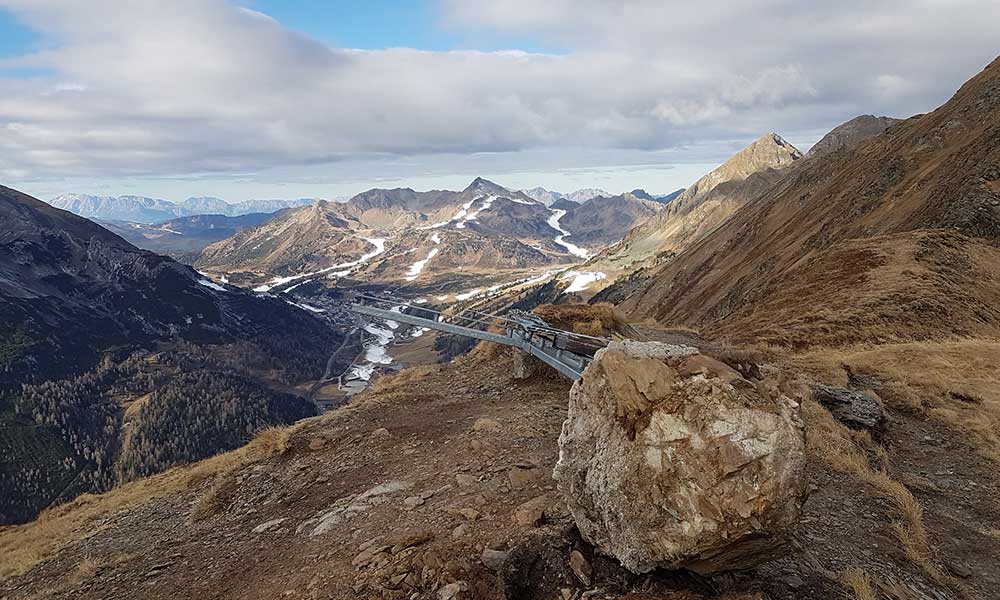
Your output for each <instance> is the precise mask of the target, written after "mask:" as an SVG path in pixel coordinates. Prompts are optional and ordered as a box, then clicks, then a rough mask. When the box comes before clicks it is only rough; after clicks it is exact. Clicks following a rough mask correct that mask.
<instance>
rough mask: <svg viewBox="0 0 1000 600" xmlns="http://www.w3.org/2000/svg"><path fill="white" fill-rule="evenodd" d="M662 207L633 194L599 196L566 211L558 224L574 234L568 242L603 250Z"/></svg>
mask: <svg viewBox="0 0 1000 600" xmlns="http://www.w3.org/2000/svg"><path fill="white" fill-rule="evenodd" d="M660 208H662V206H661V205H660V203H658V202H657V201H655V200H652V199H650V198H642V197H640V196H637V195H635V194H632V193H625V194H620V195H618V196H596V197H594V198H591V199H590V200H587V201H586V202H584V203H583V204H580V205H578V206H574V207H572V208H570V209H569V210H567V212H566V216H564V217H563V218H562V219H560V220H559V223H560V225H562V226H563V227H564V228H565V229H567V230H568V231H571V232H572V235H570V236H569V238H568V239H569V241H571V242H573V243H574V244H579V245H581V246H587V247H600V246H606V245H608V244H612V243H614V242H617V241H618V240H620V239H621V238H622V236H624V235H625V234H626V233H627V232H628V231H629V230H630V229H632V227H634V226H635V225H636V223H642V222H644V221H646V220H647V219H649V218H651V217H652V216H653V215H655V214H656V213H657V211H659V210H660Z"/></svg>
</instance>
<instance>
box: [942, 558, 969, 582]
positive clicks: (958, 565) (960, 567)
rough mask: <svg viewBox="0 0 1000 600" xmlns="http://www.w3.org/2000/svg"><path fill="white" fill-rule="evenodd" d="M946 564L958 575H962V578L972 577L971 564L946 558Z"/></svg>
mask: <svg viewBox="0 0 1000 600" xmlns="http://www.w3.org/2000/svg"><path fill="white" fill-rule="evenodd" d="M944 566H945V567H947V569H948V570H949V571H951V573H952V574H953V575H955V576H956V577H961V578H962V579H968V578H969V577H972V569H970V568H969V565H967V564H965V563H963V562H959V561H956V560H946V561H945V564H944Z"/></svg>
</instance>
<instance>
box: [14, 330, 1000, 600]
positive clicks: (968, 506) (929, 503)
mask: <svg viewBox="0 0 1000 600" xmlns="http://www.w3.org/2000/svg"><path fill="white" fill-rule="evenodd" d="M641 329H642V330H643V332H644V334H645V335H646V336H647V337H664V338H669V336H680V337H681V338H687V339H690V340H696V339H697V338H696V336H695V334H693V333H691V332H662V331H661V332H657V331H655V330H653V329H652V328H641ZM673 339H677V338H673ZM983 344H986V346H983ZM984 349H988V350H989V352H997V351H998V349H1000V345H997V344H993V343H984V342H976V343H973V342H966V343H963V342H960V341H958V342H948V343H942V344H940V345H939V346H938V347H936V348H931V347H924V348H923V349H921V350H919V352H918V351H917V350H916V349H914V348H912V347H905V345H903V346H896V347H883V348H876V349H859V350H858V351H838V352H826V351H824V352H820V351H817V352H814V353H811V354H800V355H795V356H790V357H789V356H785V357H776V358H778V360H779V362H782V363H784V364H786V365H791V366H794V367H795V368H796V369H797V370H799V371H800V372H803V373H806V374H807V375H810V376H814V377H817V378H821V379H823V380H826V381H828V382H829V383H834V384H841V385H847V384H849V383H852V382H849V381H848V380H847V375H846V374H845V373H846V371H845V370H844V369H843V367H842V366H841V365H848V366H850V367H852V368H853V369H855V371H854V372H853V374H852V378H853V379H852V381H853V383H854V384H855V385H857V384H858V382H859V381H862V380H863V381H864V385H865V387H869V388H872V389H875V390H876V391H878V392H879V393H880V395H881V396H882V397H883V399H884V400H885V401H886V403H887V407H888V410H889V412H890V414H891V423H890V424H889V425H888V428H887V431H886V433H885V434H884V435H883V436H882V437H881V438H880V439H879V440H877V441H876V440H872V439H871V438H870V437H869V436H867V435H866V434H858V433H853V434H852V433H849V432H848V431H847V430H846V429H845V428H844V427H842V426H841V425H839V424H838V423H837V422H835V421H834V420H833V418H832V417H831V416H830V414H829V413H828V412H827V411H826V410H825V409H822V408H821V407H820V406H819V405H818V404H816V403H814V402H811V401H810V402H807V403H806V404H805V405H804V406H803V411H804V412H803V417H804V418H805V420H806V423H807V428H808V438H809V443H808V451H809V453H810V456H809V469H808V472H809V477H810V481H811V484H812V486H811V495H810V499H809V500H808V501H807V503H806V505H805V512H804V515H803V518H802V521H801V524H800V525H799V527H798V528H797V530H796V531H795V533H794V539H793V543H792V545H791V548H790V552H789V554H788V555H787V556H786V557H785V558H783V559H780V560H778V561H775V562H772V563H769V564H766V565H764V566H762V567H760V568H758V569H757V570H756V571H755V572H752V573H745V574H740V575H735V576H721V577H715V578H711V579H701V578H694V577H693V576H688V575H684V574H678V573H654V574H652V575H648V576H641V577H636V576H632V575H629V574H628V573H626V572H624V571H622V570H621V569H620V568H619V567H617V566H616V564H615V563H613V562H612V561H609V560H607V559H604V558H601V557H599V556H596V555H595V553H594V551H593V549H592V548H590V547H589V546H587V545H586V544H585V543H584V542H582V541H581V540H579V539H578V538H577V537H576V534H575V533H574V531H575V529H574V527H573V526H572V520H571V518H570V517H569V516H568V515H567V513H566V511H565V509H564V508H563V507H562V503H561V501H560V499H559V497H558V493H557V492H556V491H555V486H554V482H553V480H552V479H551V473H552V467H553V466H554V463H555V461H556V459H557V454H558V447H557V439H558V435H559V431H560V427H561V424H562V421H563V419H564V417H565V414H566V401H567V393H568V390H569V384H568V382H566V381H565V380H563V379H560V378H558V377H557V376H555V375H554V374H551V373H548V372H546V371H542V372H539V373H537V374H535V375H534V376H532V377H531V378H530V379H527V380H524V381H519V380H515V379H513V377H512V375H511V369H510V368H509V365H510V362H509V361H510V360H511V356H510V355H509V354H508V353H507V351H506V350H498V349H496V348H493V347H490V346H488V345H484V346H480V347H478V348H477V349H476V350H475V351H473V352H472V353H471V354H470V355H467V356H465V357H463V358H461V359H459V360H457V361H455V362H453V363H450V364H447V365H437V366H420V367H414V368H412V369H409V370H407V371H404V372H402V373H400V374H399V375H396V376H388V377H385V378H383V379H381V380H379V381H378V382H377V383H376V385H375V387H374V389H373V390H371V391H369V392H366V393H364V394H362V395H360V396H358V397H356V398H355V399H354V400H353V402H352V403H351V404H350V405H349V406H348V407H346V408H343V409H340V410H336V411H333V412H331V413H329V414H327V415H325V416H323V417H318V418H314V419H309V420H307V421H304V422H301V423H299V424H298V425H296V426H294V427H292V428H291V429H290V430H275V431H269V432H267V433H265V434H264V435H263V436H262V437H261V438H259V439H258V440H257V441H255V442H254V443H253V444H251V446H250V447H248V448H247V449H244V450H240V451H237V452H235V453H230V454H228V455H223V456H221V457H216V458H214V459H209V460H208V461H204V462H203V463H199V464H198V465H194V466H192V467H187V468H182V469H175V470H173V471H170V472H168V473H165V474H162V475H159V476H156V477H153V478H150V479H148V480H144V481H142V482H137V483H135V484H130V485H128V486H124V487H123V488H121V489H118V490H115V491H113V492H111V493H109V494H106V495H104V496H100V497H84V498H82V499H79V500H77V501H76V502H74V503H72V504H71V505H69V506H67V507H61V508H59V509H56V510H54V511H50V512H48V513H46V514H44V515H43V516H42V517H41V518H40V519H39V520H38V521H37V522H35V523H33V524H29V525H27V526H24V527H17V528H7V529H6V530H3V531H0V575H4V576H8V578H7V579H6V580H4V581H3V582H2V583H0V598H4V599H11V600H13V599H15V598H74V599H76V598H79V599H89V598H94V599H97V598H101V599H112V598H139V597H141V598H199V599H216V598H218V599H222V598H227V599H228V598H238V599H245V600H251V599H252V600H256V599H265V598H267V599H271V598H278V597H282V598H309V599H312V598H334V599H341V598H343V599H347V598H438V597H441V598H447V597H452V596H447V594H448V593H450V592H451V591H452V590H456V589H458V588H460V587H461V588H467V591H465V592H464V595H462V596H460V597H461V598H490V599H494V598H495V599H498V598H503V597H505V596H504V594H507V596H506V597H510V598H528V599H531V598H538V599H541V598H545V599H549V598H554V597H560V598H562V597H566V598H569V597H573V598H579V597H580V596H581V594H582V593H583V592H584V590H585V589H590V590H600V592H598V593H597V594H596V595H591V596H587V597H595V598H631V599H634V600H639V599H640V598H645V599H649V600H652V599H655V598H664V599H698V598H703V597H723V598H730V599H738V598H746V599H751V598H765V597H766V598H774V599H778V598H782V599H783V598H788V599H792V598H843V597H845V596H846V597H852V594H853V597H857V598H868V597H878V596H865V595H864V592H865V589H866V587H865V586H868V587H870V588H871V589H873V590H881V593H882V594H884V596H883V597H888V598H895V599H899V600H903V599H907V598H984V599H985V598H995V597H998V596H1000V572H998V571H997V569H996V565H997V564H1000V501H998V499H1000V482H998V480H997V478H996V477H995V464H994V463H993V462H992V461H991V460H990V459H988V458H986V457H985V456H984V453H983V451H984V449H986V448H990V447H991V446H990V445H989V444H990V443H992V442H990V441H989V440H987V439H986V438H984V437H982V436H977V435H968V436H962V435H956V434H955V431H956V429H955V427H965V425H963V424H962V422H961V421H960V420H956V419H951V420H949V418H950V417H949V416H948V415H949V414H950V413H947V411H945V410H944V409H945V408H947V407H948V406H950V404H948V405H946V404H945V402H946V401H945V400H941V401H940V403H939V404H938V405H935V406H931V405H930V404H928V403H929V402H930V401H929V400H927V398H931V397H934V398H937V397H938V395H935V394H936V392H932V391H931V388H928V387H926V386H928V385H932V384H933V385H938V386H944V388H948V387H949V386H952V387H954V390H952V391H954V392H955V393H956V394H962V393H966V392H968V395H969V397H971V398H977V399H978V400H976V401H978V402H979V403H980V405H981V406H982V410H983V411H985V412H984V413H983V414H984V415H985V416H984V417H983V418H993V417H991V416H990V415H995V414H996V413H994V412H990V411H993V410H994V409H995V402H996V401H997V398H996V391H995V390H996V389H997V387H996V385H995V382H991V381H986V379H982V378H981V379H982V380H981V381H979V380H977V379H976V377H975V376H971V377H962V378H959V377H952V379H950V380H949V379H948V377H947V376H948V373H950V372H951V371H949V370H948V369H951V368H953V367H958V368H961V366H960V364H959V363H957V362H955V361H962V360H965V361H967V362H966V363H965V364H968V365H971V366H972V367H975V364H974V363H973V362H971V361H972V359H973V357H974V356H976V355H977V354H978V355H981V354H982V352H983V351H984ZM872 352H875V354H872ZM941 352H944V353H945V354H946V355H947V356H949V357H951V358H950V359H949V362H947V363H946V364H941V363H938V364H932V362H933V361H932V360H931V358H932V357H935V356H939V355H941ZM880 353H881V354H880ZM921 356H922V357H924V358H923V359H921V358H920V357H921ZM990 356H992V355H990ZM900 358H904V359H906V360H907V361H910V362H913V363H914V364H915V365H916V366H917V367H918V368H919V369H923V370H921V371H919V372H918V371H906V372H909V373H915V374H916V375H917V376H916V377H915V378H908V376H906V375H905V373H904V371H905V369H904V368H903V367H901V366H900V365H901V364H902V363H901V361H900ZM914 361H916V362H914ZM904 362H905V361H904ZM935 369H946V370H943V371H941V372H940V373H939V376H935V377H931V378H930V379H928V377H927V376H926V375H927V374H928V373H930V372H933V371H934V370H935ZM970 375H972V374H970ZM983 377H992V375H989V376H987V375H984V376H983ZM865 378H867V379H865ZM962 381H966V382H971V384H970V385H972V386H973V387H972V388H970V389H969V390H965V389H964V388H959V387H957V386H958V385H959V384H960V383H961V382H962ZM976 386H979V387H976ZM892 392H895V394H896V395H895V396H893V395H892ZM923 393H926V394H928V396H926V398H925V400H924V402H923V403H920V402H914V401H913V398H915V397H918V396H920V394H923ZM906 398H909V399H910V401H907V400H905V399H906ZM947 402H951V400H948V401H947ZM954 402H956V403H958V402H961V403H963V404H968V401H966V400H954ZM956 410H957V409H956ZM984 440H985V441H984ZM878 442H881V443H878ZM993 447H994V448H995V446H993ZM848 459H850V460H848ZM907 498H910V499H915V500H916V503H910V504H908V503H907V501H906V499H907ZM921 540H922V542H921ZM921 544H923V545H921ZM574 549H578V550H579V551H581V552H582V553H583V555H584V556H585V557H587V558H588V559H589V561H590V563H591V565H592V567H593V571H594V580H593V581H592V582H591V584H590V585H589V586H585V585H584V584H583V583H581V582H580V580H579V579H577V578H576V577H575V576H574V575H573V574H572V571H571V570H570V569H569V567H568V559H569V555H570V553H571V551H572V550H574ZM492 550H495V551H497V552H491V551H492ZM484 551H485V553H484ZM501 552H507V553H509V555H508V556H509V558H508V559H507V561H506V562H505V563H504V564H503V566H502V567H497V566H496V565H494V564H493V560H499V558H502V556H503V555H502V554H500V553H501ZM484 559H485V563H487V564H490V567H487V566H486V564H484ZM491 567H492V568H494V569H498V572H494V571H492V570H491ZM456 582H464V583H460V584H456ZM449 584H452V585H451V587H447V586H448V585H449ZM564 589H565V590H567V591H566V592H565V594H564V593H563V592H562V590H564Z"/></svg>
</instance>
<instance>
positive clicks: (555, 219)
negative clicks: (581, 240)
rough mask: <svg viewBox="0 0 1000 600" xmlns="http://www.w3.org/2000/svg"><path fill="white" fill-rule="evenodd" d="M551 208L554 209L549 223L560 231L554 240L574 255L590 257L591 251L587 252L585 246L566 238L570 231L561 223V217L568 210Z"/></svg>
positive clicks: (584, 257)
mask: <svg viewBox="0 0 1000 600" xmlns="http://www.w3.org/2000/svg"><path fill="white" fill-rule="evenodd" d="M549 210H550V211H552V216H550V217H549V219H548V221H547V223H548V224H549V227H551V228H552V229H555V230H556V231H558V232H559V235H557V236H556V237H555V240H553V241H554V242H555V243H557V244H559V245H560V246H562V247H563V248H565V249H566V251H567V252H569V253H570V254H572V255H573V256H578V257H580V258H583V259H586V258H590V252H587V250H586V249H585V248H581V247H580V246H577V245H576V244H571V243H569V242H567V241H566V240H565V238H566V236H568V235H569V232H568V231H566V230H565V229H563V228H562V227H561V226H560V225H559V219H561V218H563V217H564V216H566V211H565V210H562V209H561V208H550V209H549Z"/></svg>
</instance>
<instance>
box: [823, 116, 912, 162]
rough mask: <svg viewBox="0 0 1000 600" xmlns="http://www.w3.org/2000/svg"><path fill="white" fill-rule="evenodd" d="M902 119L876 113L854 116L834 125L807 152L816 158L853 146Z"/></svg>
mask: <svg viewBox="0 0 1000 600" xmlns="http://www.w3.org/2000/svg"><path fill="white" fill-rule="evenodd" d="M899 121H900V119H894V118H892V117H876V116H875V115H861V116H860V117H854V118H853V119H851V120H850V121H847V122H846V123H841V124H840V125H838V126H836V127H834V128H833V129H831V130H830V133H828V134H826V135H824V136H823V138H822V139H820V141H818V142H816V143H815V144H814V145H813V147H812V148H810V149H809V152H808V153H806V156H807V157H808V158H815V157H817V156H823V155H825V154H830V153H831V152H836V151H837V150H840V149H841V148H846V147H848V146H853V145H854V144H857V143H858V142H862V141H864V140H866V139H868V138H870V137H872V136H876V135H878V134H880V133H882V132H883V131H885V130H886V129H888V128H889V127H891V126H892V125H895V124H896V123H899Z"/></svg>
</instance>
